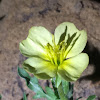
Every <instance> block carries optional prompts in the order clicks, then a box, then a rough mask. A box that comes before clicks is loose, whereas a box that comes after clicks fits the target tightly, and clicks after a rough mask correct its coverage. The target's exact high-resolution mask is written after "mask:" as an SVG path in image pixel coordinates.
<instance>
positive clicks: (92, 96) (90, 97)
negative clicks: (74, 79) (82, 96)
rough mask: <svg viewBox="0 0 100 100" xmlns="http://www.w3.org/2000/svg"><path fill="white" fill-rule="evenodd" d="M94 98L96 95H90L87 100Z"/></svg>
mask: <svg viewBox="0 0 100 100" xmlns="http://www.w3.org/2000/svg"><path fill="white" fill-rule="evenodd" d="M95 98H96V95H91V96H89V97H88V98H87V100H95Z"/></svg>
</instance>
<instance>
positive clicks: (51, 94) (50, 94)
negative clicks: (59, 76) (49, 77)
mask: <svg viewBox="0 0 100 100" xmlns="http://www.w3.org/2000/svg"><path fill="white" fill-rule="evenodd" d="M46 92H47V94H48V95H49V96H51V97H52V98H53V100H56V98H57V97H56V96H55V94H54V92H53V90H52V89H51V88H50V87H46Z"/></svg>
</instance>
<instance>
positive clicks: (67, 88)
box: [62, 80, 73, 100]
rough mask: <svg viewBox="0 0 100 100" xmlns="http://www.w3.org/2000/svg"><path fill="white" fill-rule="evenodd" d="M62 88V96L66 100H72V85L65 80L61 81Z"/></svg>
mask: <svg viewBox="0 0 100 100" xmlns="http://www.w3.org/2000/svg"><path fill="white" fill-rule="evenodd" d="M62 87H63V91H64V94H65V96H66V97H67V98H68V100H73V84H71V83H70V82H67V81H65V80H62Z"/></svg>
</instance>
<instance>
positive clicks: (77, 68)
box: [58, 53, 89, 81]
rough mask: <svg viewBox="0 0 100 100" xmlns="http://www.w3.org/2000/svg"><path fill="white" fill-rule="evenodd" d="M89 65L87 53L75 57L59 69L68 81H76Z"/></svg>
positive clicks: (59, 72)
mask: <svg viewBox="0 0 100 100" xmlns="http://www.w3.org/2000/svg"><path fill="white" fill-rule="evenodd" d="M88 63H89V57H88V55H87V54H86V53H81V54H79V55H77V56H75V57H72V58H70V59H68V60H65V61H64V62H63V63H62V64H61V65H60V66H59V67H58V74H60V75H61V76H62V77H63V78H64V79H65V80H67V81H76V80H77V79H78V78H79V77H80V75H81V73H82V72H83V71H84V70H85V69H86V67H87V66H88Z"/></svg>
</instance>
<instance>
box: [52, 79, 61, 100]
mask: <svg viewBox="0 0 100 100" xmlns="http://www.w3.org/2000/svg"><path fill="white" fill-rule="evenodd" d="M51 82H52V86H53V89H54V93H55V95H56V97H57V98H58V99H57V100H59V99H60V98H59V94H58V90H57V87H56V86H55V78H52V81H51Z"/></svg>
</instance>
